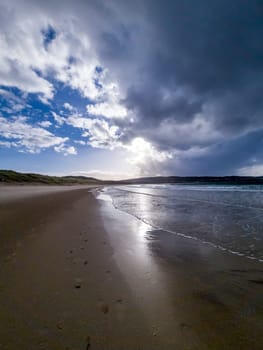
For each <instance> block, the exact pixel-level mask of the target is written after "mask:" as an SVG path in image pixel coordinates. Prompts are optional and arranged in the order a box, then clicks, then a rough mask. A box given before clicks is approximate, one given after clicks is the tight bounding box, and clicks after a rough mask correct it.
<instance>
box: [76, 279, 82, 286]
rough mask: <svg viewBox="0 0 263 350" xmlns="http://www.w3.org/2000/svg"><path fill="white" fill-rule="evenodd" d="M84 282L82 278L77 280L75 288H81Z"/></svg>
mask: <svg viewBox="0 0 263 350" xmlns="http://www.w3.org/2000/svg"><path fill="white" fill-rule="evenodd" d="M81 284H82V280H81V279H80V278H76V280H75V288H77V289H79V288H81Z"/></svg>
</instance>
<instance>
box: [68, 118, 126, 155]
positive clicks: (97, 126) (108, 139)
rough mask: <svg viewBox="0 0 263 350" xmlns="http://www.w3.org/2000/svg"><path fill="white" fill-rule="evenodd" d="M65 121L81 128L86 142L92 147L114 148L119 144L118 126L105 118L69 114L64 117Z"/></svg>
mask: <svg viewBox="0 0 263 350" xmlns="http://www.w3.org/2000/svg"><path fill="white" fill-rule="evenodd" d="M66 123H67V124H69V125H71V126H73V127H75V128H79V129H82V130H83V133H82V136H83V137H87V138H88V141H87V144H89V145H90V146H92V147H95V148H108V149H114V148H116V147H118V146H119V145H120V142H119V137H120V135H119V128H118V127H117V126H115V125H110V124H109V123H108V122H107V121H105V120H102V119H91V118H85V117H83V116H80V115H71V116H69V117H68V118H67V119H66Z"/></svg>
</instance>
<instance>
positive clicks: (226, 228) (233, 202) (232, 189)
mask: <svg viewBox="0 0 263 350" xmlns="http://www.w3.org/2000/svg"><path fill="white" fill-rule="evenodd" d="M104 193H105V194H107V195H108V196H110V198H111V200H112V203H113V205H114V206H115V208H117V209H119V210H122V211H124V212H126V213H129V214H130V215H132V216H134V217H136V218H137V219H139V220H141V221H143V222H144V223H146V224H149V225H150V226H151V227H152V228H153V229H155V230H156V229H158V230H160V234H161V232H162V231H167V232H170V233H171V234H175V235H179V236H180V235H181V236H184V237H187V238H189V239H192V240H198V241H200V242H203V243H204V244H209V245H212V246H215V247H217V248H218V249H221V250H226V251H229V252H230V253H232V254H238V255H243V256H246V257H247V258H250V259H256V260H259V261H262V262H263V187H262V186H258V185H253V186H252V185H248V186H230V185H228V186H222V185H189V184H187V185H183V184H180V185H129V186H114V187H107V188H105V189H104Z"/></svg>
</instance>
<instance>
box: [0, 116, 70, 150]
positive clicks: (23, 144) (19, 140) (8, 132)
mask: <svg viewBox="0 0 263 350" xmlns="http://www.w3.org/2000/svg"><path fill="white" fill-rule="evenodd" d="M0 136H1V137H2V138H3V139H6V141H5V140H4V141H2V142H4V143H6V144H8V146H9V147H11V146H12V147H18V148H19V150H20V151H24V152H29V153H38V152H40V151H41V150H42V149H46V148H50V147H54V146H58V145H61V144H64V143H65V142H66V141H67V140H68V138H67V137H58V136H55V135H54V134H52V133H51V132H49V131H47V130H46V129H43V128H41V127H39V126H32V125H30V124H29V123H28V122H27V118H26V117H16V118H11V119H6V118H3V117H0Z"/></svg>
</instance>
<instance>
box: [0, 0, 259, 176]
mask: <svg viewBox="0 0 263 350" xmlns="http://www.w3.org/2000/svg"><path fill="white" fill-rule="evenodd" d="M262 18H263V3H262V1H259V0H258V1H256V0H250V1H247V0H233V1H229V0H228V1H226V0H202V1H201V0H185V1H181V0H166V1H161V0H133V1H123V0H107V1H106V0H104V1H101V0H89V1H86V0H74V1H73V0H63V1H61V0H45V1H40V0H39V1H34V0H0V168H1V169H12V170H17V171H22V172H38V173H43V174H51V175H64V174H67V175H87V176H95V177H98V178H102V179H106V178H111V179H119V178H131V177H137V176H157V175H179V176H187V175H191V176H193V175H196V176H203V175H210V176H211V175H217V176H220V175H263V147H262V146H263V97H262V93H263V40H262V38H263V20H262Z"/></svg>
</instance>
